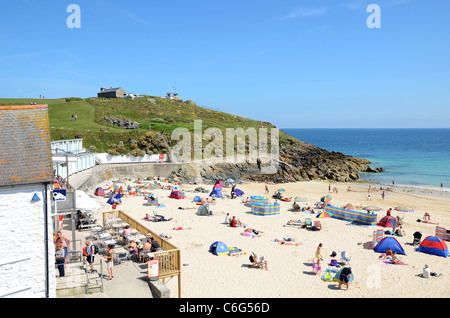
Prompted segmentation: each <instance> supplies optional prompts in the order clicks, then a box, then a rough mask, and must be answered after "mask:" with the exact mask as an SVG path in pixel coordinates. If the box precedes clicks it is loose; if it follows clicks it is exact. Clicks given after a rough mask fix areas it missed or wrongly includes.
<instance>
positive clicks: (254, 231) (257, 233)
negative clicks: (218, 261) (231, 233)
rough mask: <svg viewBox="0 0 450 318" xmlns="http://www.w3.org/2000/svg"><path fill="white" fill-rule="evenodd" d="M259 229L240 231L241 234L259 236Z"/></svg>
mask: <svg viewBox="0 0 450 318" xmlns="http://www.w3.org/2000/svg"><path fill="white" fill-rule="evenodd" d="M261 233H262V232H261V231H257V230H254V229H248V228H247V229H245V230H244V232H242V233H241V235H245V236H252V237H260V236H261Z"/></svg>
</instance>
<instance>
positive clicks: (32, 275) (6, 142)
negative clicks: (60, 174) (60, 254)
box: [0, 105, 56, 298]
mask: <svg viewBox="0 0 450 318" xmlns="http://www.w3.org/2000/svg"><path fill="white" fill-rule="evenodd" d="M0 131H1V132H2V133H1V134H0V275H1V277H2V278H1V279H0V297H11V298H15V297H20V298H23V297H27V298H28V297H30V298H45V297H56V279H55V265H54V264H55V256H54V255H55V249H54V244H53V235H52V228H53V226H52V217H51V207H52V198H51V185H52V181H53V168H52V153H51V147H50V130H49V118H48V107H47V105H24V106H0ZM18 251H19V252H20V253H18Z"/></svg>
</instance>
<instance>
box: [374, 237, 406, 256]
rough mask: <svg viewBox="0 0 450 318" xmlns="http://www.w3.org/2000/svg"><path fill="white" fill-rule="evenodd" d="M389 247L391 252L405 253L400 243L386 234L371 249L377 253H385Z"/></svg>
mask: <svg viewBox="0 0 450 318" xmlns="http://www.w3.org/2000/svg"><path fill="white" fill-rule="evenodd" d="M388 247H389V248H390V249H391V251H392V252H396V253H397V254H403V255H404V254H405V251H404V250H403V247H402V246H401V245H400V243H399V242H398V241H397V240H396V239H395V237H392V236H386V237H385V238H383V239H382V240H381V241H379V242H378V244H377V245H375V247H374V248H373V250H374V251H375V252H377V253H386V249H387V248H388Z"/></svg>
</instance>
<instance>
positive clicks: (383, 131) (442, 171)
mask: <svg viewBox="0 0 450 318" xmlns="http://www.w3.org/2000/svg"><path fill="white" fill-rule="evenodd" d="M282 130H283V131H284V132H285V133H287V134H289V135H291V136H292V137H295V138H297V139H299V140H301V141H304V142H307V143H310V144H313V145H315V146H318V147H320V148H323V149H326V150H328V151H335V152H341V153H343V154H346V155H351V156H355V157H358V158H365V159H368V160H370V161H371V166H372V167H373V168H377V167H382V168H384V169H385V171H384V172H381V173H360V177H361V179H360V180H362V181H367V182H372V183H376V184H382V185H391V186H392V185H393V183H394V185H395V186H397V185H399V186H407V187H413V188H418V189H429V190H440V191H444V192H449V191H450V129H445V128H443V129H437V128H436V129H407V128H398V129H391V128H380V129H378V128H376V129H375V128H373V129H369V128H324V129H322V128H317V129H308V128H301V129H297V128H295V129H294V128H289V129H287V128H286V129H282ZM441 183H442V187H441Z"/></svg>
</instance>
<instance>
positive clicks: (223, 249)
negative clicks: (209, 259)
mask: <svg viewBox="0 0 450 318" xmlns="http://www.w3.org/2000/svg"><path fill="white" fill-rule="evenodd" d="M209 251H210V252H211V253H213V254H214V255H218V256H222V255H227V254H228V252H229V251H230V250H229V249H228V246H227V245H226V244H225V243H223V242H220V241H215V242H214V243H212V244H211V246H210V247H209Z"/></svg>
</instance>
